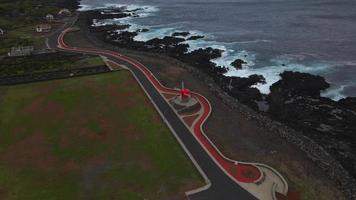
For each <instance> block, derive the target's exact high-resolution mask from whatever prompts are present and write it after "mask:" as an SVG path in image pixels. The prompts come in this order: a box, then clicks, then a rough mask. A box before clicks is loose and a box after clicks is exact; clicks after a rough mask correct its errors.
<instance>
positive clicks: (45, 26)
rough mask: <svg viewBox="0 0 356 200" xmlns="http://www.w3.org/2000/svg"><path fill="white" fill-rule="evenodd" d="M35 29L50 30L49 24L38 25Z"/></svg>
mask: <svg viewBox="0 0 356 200" xmlns="http://www.w3.org/2000/svg"><path fill="white" fill-rule="evenodd" d="M36 27H38V28H51V25H50V24H38V25H37V26H36Z"/></svg>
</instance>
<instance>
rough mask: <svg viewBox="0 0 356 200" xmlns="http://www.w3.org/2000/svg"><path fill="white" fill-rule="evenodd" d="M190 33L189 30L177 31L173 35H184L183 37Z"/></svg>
mask: <svg viewBox="0 0 356 200" xmlns="http://www.w3.org/2000/svg"><path fill="white" fill-rule="evenodd" d="M189 34H190V33H189V32H175V33H173V34H172V36H173V37H177V36H183V37H187V36H188V35H189Z"/></svg>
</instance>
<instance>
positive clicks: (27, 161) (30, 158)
mask: <svg viewBox="0 0 356 200" xmlns="http://www.w3.org/2000/svg"><path fill="white" fill-rule="evenodd" d="M0 160H1V161H2V162H3V163H7V164H9V165H11V166H13V167H21V168H22V167H25V168H28V167H34V168H38V169H42V170H48V169H50V168H52V167H55V166H56V164H57V159H56V158H55V157H53V156H52V155H51V154H50V151H49V144H48V142H47V140H46V137H45V135H44V134H43V133H42V132H40V131H35V132H34V134H32V135H30V136H29V137H27V138H25V139H23V140H22V141H20V142H17V143H15V144H13V145H10V146H9V147H8V148H7V150H6V151H5V152H4V153H3V154H2V155H1V156H0Z"/></svg>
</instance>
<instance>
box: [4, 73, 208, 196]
mask: <svg viewBox="0 0 356 200" xmlns="http://www.w3.org/2000/svg"><path fill="white" fill-rule="evenodd" d="M0 133H1V134H0V199H21V200H23V199H26V200H27V199H34V200H39V199H46V200H52V199H53V200H54V199H58V200H62V199H66V200H68V199H101V200H102V199H124V200H130V199H172V198H175V197H179V196H182V195H183V193H184V191H186V190H189V189H193V188H195V187H198V186H201V185H202V184H203V181H202V179H201V177H200V176H199V174H198V172H197V171H196V169H195V168H194V167H193V164H192V163H191V162H190V160H189V159H188V158H187V156H186V155H185V153H184V152H183V150H182V149H181V148H180V146H179V144H178V143H177V142H176V140H175V138H174V137H173V135H172V134H171V132H170V131H169V130H168V128H167V127H166V125H165V124H164V123H163V122H162V120H161V118H160V117H159V115H158V113H157V112H156V111H155V110H154V108H153V106H152V105H151V103H150V102H149V100H148V98H147V97H146V96H145V95H144V93H143V92H142V91H141V89H140V88H139V86H138V84H137V83H136V81H135V80H134V79H133V78H132V76H131V75H130V73H129V72H126V71H120V72H116V73H109V74H101V75H95V76H86V77H80V78H73V79H66V80H55V81H49V82H41V83H33V84H27V85H16V86H10V87H0Z"/></svg>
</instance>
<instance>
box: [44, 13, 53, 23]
mask: <svg viewBox="0 0 356 200" xmlns="http://www.w3.org/2000/svg"><path fill="white" fill-rule="evenodd" d="M46 20H47V21H49V22H50V21H53V20H54V16H53V15H52V14H47V15H46Z"/></svg>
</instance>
